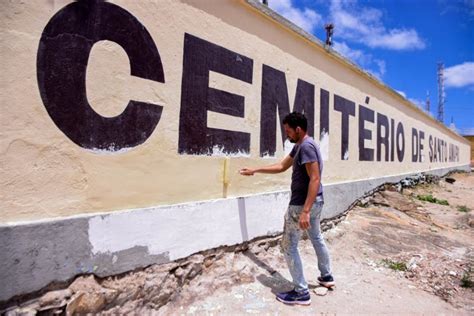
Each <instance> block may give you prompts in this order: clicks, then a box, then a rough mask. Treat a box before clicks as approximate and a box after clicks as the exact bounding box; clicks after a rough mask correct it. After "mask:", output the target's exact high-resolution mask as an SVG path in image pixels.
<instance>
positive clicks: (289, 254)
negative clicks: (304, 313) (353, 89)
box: [240, 112, 335, 305]
mask: <svg viewBox="0 0 474 316" xmlns="http://www.w3.org/2000/svg"><path fill="white" fill-rule="evenodd" d="M307 125H308V121H307V120H306V117H305V116H304V115H303V114H301V113H297V112H293V113H290V114H288V115H287V116H286V117H285V118H284V120H283V126H284V128H285V132H286V135H287V137H288V139H289V140H290V142H292V143H295V146H294V147H293V150H292V151H291V153H290V154H289V155H288V156H286V157H285V158H284V159H283V160H282V161H281V162H280V163H276V164H273V165H269V166H265V167H261V168H244V169H242V170H240V174H242V175H246V176H253V175H254V174H255V173H280V172H283V171H286V170H287V169H288V168H289V167H290V166H293V174H292V176H291V200H290V204H289V206H288V210H287V212H286V215H285V225H284V230H283V237H282V240H281V250H282V253H283V255H284V256H285V259H286V262H287V264H288V268H289V270H290V274H291V277H292V278H293V284H294V289H293V290H291V291H289V292H283V293H278V294H277V299H278V300H279V301H281V302H283V303H286V304H300V305H309V304H310V303H311V297H310V294H309V290H308V284H307V283H306V281H305V278H304V275H303V266H302V264H301V258H300V255H299V253H298V241H299V239H300V238H301V235H302V233H303V230H307V232H308V236H309V238H310V240H311V243H312V244H313V247H314V250H315V251H316V256H317V258H318V269H319V271H320V273H321V276H320V277H318V282H319V283H320V284H321V285H322V286H325V287H328V288H329V287H333V286H334V285H335V282H334V279H333V277H332V273H331V267H330V265H331V264H330V258H329V252H328V249H327V247H326V245H325V243H324V239H323V236H322V235H321V227H320V219H321V212H322V208H323V204H324V198H323V186H322V184H321V174H322V170H323V161H322V158H321V153H320V151H319V147H318V146H317V145H316V143H315V142H314V140H313V139H312V138H311V137H309V136H308V135H307V134H306V131H307Z"/></svg>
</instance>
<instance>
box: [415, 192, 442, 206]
mask: <svg viewBox="0 0 474 316" xmlns="http://www.w3.org/2000/svg"><path fill="white" fill-rule="evenodd" d="M416 198H417V199H418V200H420V201H426V202H430V203H436V204H440V205H449V203H448V201H447V200H441V199H437V198H435V197H434V196H433V195H431V194H425V195H420V194H418V195H417V196H416Z"/></svg>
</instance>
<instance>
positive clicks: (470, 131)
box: [458, 127, 474, 136]
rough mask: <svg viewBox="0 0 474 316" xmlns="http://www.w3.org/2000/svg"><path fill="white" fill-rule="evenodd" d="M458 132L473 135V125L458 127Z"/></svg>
mask: <svg viewBox="0 0 474 316" xmlns="http://www.w3.org/2000/svg"><path fill="white" fill-rule="evenodd" d="M458 132H459V134H461V135H468V136H471V135H474V127H466V128H460V129H458Z"/></svg>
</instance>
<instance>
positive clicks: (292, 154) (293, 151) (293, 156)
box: [290, 145, 298, 158]
mask: <svg viewBox="0 0 474 316" xmlns="http://www.w3.org/2000/svg"><path fill="white" fill-rule="evenodd" d="M297 150H298V146H297V145H294V146H293V149H291V152H290V157H291V158H295V155H296V151H297Z"/></svg>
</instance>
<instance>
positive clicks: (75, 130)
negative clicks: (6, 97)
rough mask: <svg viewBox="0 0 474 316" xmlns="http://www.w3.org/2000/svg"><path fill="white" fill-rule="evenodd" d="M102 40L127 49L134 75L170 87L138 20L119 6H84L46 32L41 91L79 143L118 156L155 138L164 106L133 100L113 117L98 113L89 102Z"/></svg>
mask: <svg viewBox="0 0 474 316" xmlns="http://www.w3.org/2000/svg"><path fill="white" fill-rule="evenodd" d="M102 40H109V41H112V42H115V43H117V44H119V45H120V46H121V47H122V48H123V49H124V50H125V52H126V53H127V55H128V58H129V59H130V68H131V75H132V76H136V77H140V78H144V79H149V80H153V81H158V82H165V77H164V72H163V66H162V64H161V58H160V55H159V53H158V49H157V48H156V45H155V43H154V42H153V39H152V38H151V36H150V34H149V33H148V31H147V30H146V28H145V27H144V26H143V25H142V24H141V23H140V22H139V21H138V20H137V19H136V18H135V17H134V16H133V15H131V14H130V13H129V12H127V11H126V10H124V9H122V8H121V7H119V6H117V5H115V4H111V3H107V2H102V1H79V2H73V3H71V4H69V5H67V6H66V7H64V8H63V9H61V10H60V11H59V12H58V13H56V14H55V15H54V16H53V17H52V18H51V20H50V21H49V22H48V24H47V25H46V27H45V29H44V30H43V34H42V35H41V40H40V43H39V48H38V56H37V77H38V86H39V90H40V93H41V98H42V99H43V103H44V106H45V107H46V110H47V111H48V114H49V115H50V116H51V118H52V119H53V121H54V123H55V124H56V125H57V127H58V128H59V129H60V130H61V131H62V132H63V133H64V134H66V136H67V137H69V138H70V139H71V140H72V141H73V142H74V143H76V144H77V145H79V146H81V147H83V148H88V149H105V150H112V151H116V150H119V149H122V148H129V147H134V146H137V145H139V144H142V143H143V142H144V141H145V140H146V139H147V138H148V137H150V135H151V134H152V132H153V130H154V129H155V127H156V124H158V122H159V120H160V117H161V112H162V107H161V106H159V105H155V104H150V103H145V102H138V101H129V103H128V105H127V107H126V108H125V110H124V111H123V112H122V113H121V114H120V115H118V116H116V117H112V118H108V117H103V116H101V115H99V114H98V113H97V112H95V111H94V110H93V109H92V107H91V106H90V104H89V102H88V101H87V94H86V68H87V62H88V60H89V54H90V51H91V49H92V46H93V45H94V44H95V43H97V42H98V41H102Z"/></svg>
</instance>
